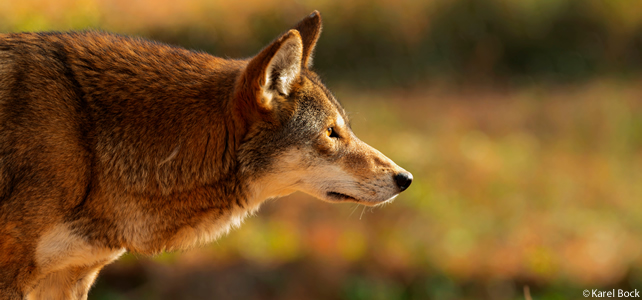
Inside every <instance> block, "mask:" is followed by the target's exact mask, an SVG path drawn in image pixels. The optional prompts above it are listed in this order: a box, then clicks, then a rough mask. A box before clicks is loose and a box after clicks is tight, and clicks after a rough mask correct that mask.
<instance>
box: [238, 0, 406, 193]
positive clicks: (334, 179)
mask: <svg viewBox="0 0 642 300" xmlns="http://www.w3.org/2000/svg"><path fill="white" fill-rule="evenodd" d="M320 33H321V16H320V14H319V13H318V12H317V11H315V12H313V13H312V14H311V15H309V16H308V17H306V18H305V19H303V20H302V21H300V22H299V23H298V24H297V25H296V26H295V27H294V29H291V30H289V31H288V32H286V33H285V34H283V35H282V36H280V37H279V38H278V39H276V40H275V41H274V42H272V43H271V44H270V45H268V46H267V47H266V48H264V49H263V50H262V51H261V52H260V53H259V54H258V55H256V56H255V57H253V58H252V59H250V61H249V62H248V64H247V66H246V68H245V69H244V71H243V73H242V75H241V77H240V79H239V81H238V83H237V87H236V93H235V97H236V99H235V101H237V102H240V103H242V105H239V107H240V108H241V110H242V111H241V112H240V113H241V114H243V115H244V119H245V120H247V123H246V124H245V125H246V126H247V131H246V132H247V133H246V134H245V137H244V138H243V140H242V141H241V144H240V146H239V151H238V159H239V162H240V171H241V172H242V173H243V174H245V175H246V177H248V178H249V179H250V182H251V185H250V189H251V190H252V193H253V195H254V198H256V199H260V200H263V199H266V198H270V197H276V196H282V195H286V194H289V193H292V192H294V191H297V190H300V191H303V192H305V193H308V194H310V195H313V196H315V197H317V198H319V199H322V200H325V201H329V202H356V203H360V204H365V205H376V204H380V203H383V202H386V201H388V200H391V199H393V198H394V197H395V196H396V195H398V194H399V193H400V192H402V191H404V190H405V189H407V188H408V186H409V185H410V183H411V182H412V175H411V174H410V173H409V172H407V171H405V170H404V169H402V168H400V167H399V166H397V165H396V164H395V163H394V162H393V161H392V160H390V159H389V158H387V157H386V156H384V155H383V154H381V153H380V152H379V151H377V150H376V149H374V148H372V147H370V146H368V145H367V144H366V143H364V142H362V141H361V140H359V139H358V138H357V137H356V136H355V135H354V133H353V132H352V130H351V128H350V122H349V120H348V117H347V115H346V113H345V111H344V110H343V108H342V107H341V104H340V103H339V102H338V101H337V99H336V98H335V97H334V96H333V95H332V93H331V92H330V91H329V90H328V89H327V88H326V87H325V86H324V85H323V83H322V82H321V80H320V79H319V77H318V76H317V75H316V74H315V73H314V72H313V71H311V70H310V68H311V66H312V54H313V52H314V48H315V45H316V42H317V40H318V38H319V35H320Z"/></svg>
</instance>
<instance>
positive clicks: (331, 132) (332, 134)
mask: <svg viewBox="0 0 642 300" xmlns="http://www.w3.org/2000/svg"><path fill="white" fill-rule="evenodd" d="M325 134H326V135H327V136H328V137H331V138H338V137H339V135H338V134H337V132H336V131H334V128H332V127H328V129H326V131H325Z"/></svg>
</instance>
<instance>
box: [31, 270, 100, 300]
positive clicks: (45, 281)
mask: <svg viewBox="0 0 642 300" xmlns="http://www.w3.org/2000/svg"><path fill="white" fill-rule="evenodd" d="M108 263H109V262H103V263H99V264H95V265H92V266H73V267H68V268H66V269H62V270H59V271H56V272H52V273H50V274H48V275H47V276H45V277H44V278H42V279H41V280H40V281H38V283H37V284H36V286H35V288H34V289H33V290H31V292H29V294H28V295H27V297H26V299H27V300H86V299H87V294H88V293H89V289H90V288H91V285H92V284H93V283H94V280H96V277H97V276H98V272H100V270H101V269H102V268H103V267H104V266H105V265H107V264H108Z"/></svg>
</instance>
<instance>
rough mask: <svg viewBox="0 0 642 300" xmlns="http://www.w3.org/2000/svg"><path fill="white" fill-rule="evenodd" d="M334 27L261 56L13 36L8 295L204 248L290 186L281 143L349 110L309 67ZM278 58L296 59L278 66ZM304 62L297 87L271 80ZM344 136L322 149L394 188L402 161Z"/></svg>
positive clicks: (73, 290) (0, 101)
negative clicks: (279, 88) (124, 257)
mask: <svg viewBox="0 0 642 300" xmlns="http://www.w3.org/2000/svg"><path fill="white" fill-rule="evenodd" d="M320 31H321V19H320V16H319V14H318V13H317V12H315V13H313V14H312V15H310V16H309V17H308V18H306V19H304V20H303V21H301V22H300V23H299V24H298V25H297V26H296V27H295V29H294V30H290V31H288V32H287V33H285V34H284V35H283V36H281V37H280V38H278V39H277V40H275V41H274V42H273V43H272V44H270V45H269V46H267V47H266V48H265V49H264V50H263V51H261V52H260V53H259V54H258V55H257V56H256V57H254V58H252V59H250V60H228V59H221V58H217V57H213V56H211V55H208V54H205V53H198V52H193V51H188V50H184V49H181V48H176V47H170V46H167V45H162V44H158V43H154V42H149V41H146V40H142V39H133V38H128V37H123V36H117V35H111V34H105V33H99V32H81V33H21V34H4V35H0V237H2V238H1V239H0V299H12V300H13V299H23V298H25V297H28V298H29V299H42V298H51V299H85V298H86V295H87V291H88V289H89V287H90V285H91V283H92V282H93V280H94V279H95V276H96V274H97V273H98V271H99V270H100V269H101V268H102V267H103V266H104V265H105V264H108V263H110V262H111V261H113V260H114V259H116V258H117V257H118V255H120V254H121V253H122V252H123V251H124V250H125V249H126V250H128V251H134V252H138V253H144V254H152V253H158V252H160V251H163V250H174V249H181V248H186V247H190V246H192V245H193V244H198V243H200V242H204V241H207V240H209V239H211V238H215V237H216V236H217V235H218V234H220V233H221V232H224V231H225V230H226V228H228V227H229V225H230V224H236V223H237V222H238V221H239V220H240V219H241V218H242V217H243V216H244V215H245V214H246V213H247V212H249V211H252V210H254V209H256V207H258V205H259V204H260V202H261V201H262V200H264V198H265V197H273V196H278V195H281V194H284V193H287V192H291V189H290V188H291V187H290V186H289V185H286V184H285V183H283V182H280V183H279V184H283V185H284V186H283V187H282V188H280V189H278V190H272V189H270V187H273V186H275V184H274V183H275V181H274V180H275V179H273V178H272V177H270V176H267V175H268V174H269V173H270V172H273V173H275V174H285V173H279V172H285V171H289V170H285V169H287V167H285V165H286V164H288V163H290V164H292V162H291V161H289V160H288V157H287V155H285V156H284V154H283V153H286V150H283V149H290V152H288V153H294V152H291V151H292V149H293V148H292V146H291V145H293V144H292V139H295V140H297V141H299V143H300V145H304V144H310V143H309V142H308V140H309V139H311V138H312V139H313V140H319V139H321V138H322V137H323V132H324V128H326V127H327V126H333V125H332V124H331V122H335V121H336V120H334V119H333V118H334V117H333V116H332V115H331V114H326V115H318V116H313V114H314V113H315V112H333V111H336V112H338V114H339V115H340V116H342V117H343V118H345V113H344V112H343V110H342V109H341V108H340V106H339V104H338V102H336V100H334V98H333V97H332V95H331V94H330V93H329V91H327V89H325V87H323V85H321V84H320V81H319V80H318V77H317V76H316V75H315V74H314V73H312V72H311V71H309V70H308V67H309V66H310V63H311V56H312V52H313V49H314V45H315V44H316V41H317V39H318V37H319V33H320ZM283 53H286V54H288V55H283ZM279 55H281V56H279ZM275 57H280V58H282V59H283V61H282V62H280V64H282V65H283V66H286V67H289V69H288V68H283V69H275V70H277V71H279V72H281V73H275V74H268V73H267V72H268V71H266V70H268V69H267V68H268V66H274V65H277V66H278V67H280V66H281V65H278V64H277V63H279V61H278V60H276V59H275ZM293 57H299V58H300V60H299V61H300V71H297V70H298V68H294V67H293V66H295V65H292V64H291V61H292V58H293ZM297 63H298V62H297ZM295 71H297V73H292V74H296V77H287V78H294V80H293V81H292V83H291V84H289V85H287V84H286V85H285V86H286V87H287V88H288V92H289V93H287V94H283V93H281V92H279V93H276V92H275V90H271V89H272V88H271V87H266V86H265V85H266V84H267V81H268V79H269V80H270V81H271V82H272V83H271V84H281V83H283V82H287V81H284V80H282V79H280V78H281V77H279V76H282V75H283V74H289V73H287V72H295ZM275 72H276V71H275ZM266 89H269V90H270V91H269V93H267V94H266V92H265V91H266ZM304 107H307V108H305V109H307V111H310V112H308V113H307V116H308V117H309V118H308V119H307V120H304V122H301V121H296V120H298V119H297V116H300V115H304V113H302V111H303V112H305V111H306V110H304ZM311 114H312V115H311ZM294 119H296V120H294ZM297 122H298V123H297ZM346 122H347V119H346ZM296 124H298V125H296ZM288 126H301V127H300V128H299V127H297V128H295V130H290V129H289V127H288ZM306 128H307V129H306ZM304 129H305V130H304ZM337 130H339V131H341V132H342V134H344V137H345V139H344V140H341V141H339V140H337V141H336V142H335V141H334V140H320V141H317V142H314V145H315V147H316V148H314V149H317V150H315V151H317V152H319V153H318V154H314V156H319V157H320V158H319V159H320V161H336V165H339V166H341V167H342V168H344V169H346V170H348V169H350V170H348V171H349V172H348V173H352V174H355V175H357V177H360V178H366V177H368V174H370V175H371V177H372V176H375V175H376V176H378V177H381V178H384V179H381V180H384V181H386V182H387V183H388V185H389V182H392V181H391V180H390V179H389V177H390V175H389V174H388V173H389V172H392V171H394V172H399V170H401V169H400V168H398V167H396V165H394V163H392V162H391V161H389V160H387V158H385V157H384V156H383V155H381V154H380V153H378V152H376V150H374V149H372V148H370V147H369V146H367V145H365V144H363V142H361V141H359V140H358V139H356V137H354V135H353V134H352V132H351V131H350V130H349V127H347V124H346V125H345V126H343V127H341V128H339V127H337ZM278 132H286V133H287V132H289V133H288V134H289V135H287V137H283V135H282V134H281V135H279V133H278ZM317 132H318V134H317ZM304 133H305V134H307V135H305V136H304ZM324 138H325V137H324ZM339 142H341V143H343V144H339ZM294 145H298V144H294ZM323 145H325V146H323ZM288 147H290V148H288ZM297 147H298V146H297ZM324 147H325V150H323V149H321V148H324ZM342 147H343V148H342ZM345 147H349V148H350V149H348V150H345V149H347V148H345ZM295 148H296V147H295ZM311 149H312V148H311ZM341 149H344V150H341ZM310 151H311V150H310ZM372 151H375V152H376V153H375V152H372ZM296 153H299V154H300V153H304V152H301V151H299V152H296ZM324 153H325V154H324ZM299 154H297V155H299ZM310 155H312V154H310ZM299 156H300V157H304V155H303V154H300V155H299ZM339 156H340V157H342V158H341V159H339V158H336V157H339ZM379 156H381V157H379ZM297 157H298V156H297ZM333 157H335V158H333ZM303 162H305V161H303ZM294 164H295V165H297V164H300V163H294ZM305 164H309V165H310V166H312V165H319V163H318V162H315V163H312V162H309V163H308V162H305ZM351 164H352V165H351ZM355 168H356V169H355ZM363 168H366V169H363ZM368 170H369V171H368ZM303 171H305V170H303ZM303 171H301V172H303ZM368 172H370V173H368ZM386 172H388V173H386ZM287 174H291V175H290V176H298V175H299V173H287ZM301 174H303V173H301ZM346 176H347V175H346ZM382 176H383V177H382ZM386 176H387V177H386ZM373 182H374V181H373ZM277 185H278V184H277ZM301 189H304V190H305V188H304V187H302V188H301ZM315 193H317V192H316V190H315ZM395 193H398V190H395ZM317 194H318V193H317ZM315 195H316V194H315ZM317 196H319V197H321V198H327V195H320V194H319V195H317ZM352 200H355V201H356V199H352Z"/></svg>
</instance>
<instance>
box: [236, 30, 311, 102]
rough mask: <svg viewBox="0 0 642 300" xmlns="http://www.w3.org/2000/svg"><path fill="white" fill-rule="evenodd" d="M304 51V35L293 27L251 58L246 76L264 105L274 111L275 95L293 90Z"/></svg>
mask: <svg viewBox="0 0 642 300" xmlns="http://www.w3.org/2000/svg"><path fill="white" fill-rule="evenodd" d="M302 53H303V42H302V41H301V36H300V35H299V32H298V31H296V30H294V29H291V30H290V31H288V32H286V33H285V34H284V35H282V36H281V37H279V38H278V39H277V40H275V41H274V42H272V44H270V45H269V46H267V47H265V49H263V50H262V51H261V52H260V53H259V54H258V55H257V56H255V57H254V58H253V59H252V60H250V62H249V63H248V65H247V67H246V69H245V72H244V74H243V76H244V77H245V78H244V79H245V81H246V82H247V83H249V84H250V85H251V88H252V90H254V93H253V94H254V96H255V99H257V100H258V105H259V106H260V107H261V108H263V109H265V110H271V109H272V107H273V104H274V103H272V102H273V100H272V99H273V98H274V96H276V95H282V96H287V95H288V94H289V93H290V92H291V90H292V84H293V83H294V82H295V81H296V79H297V78H299V76H300V73H301V56H302ZM257 92H258V93H257Z"/></svg>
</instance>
